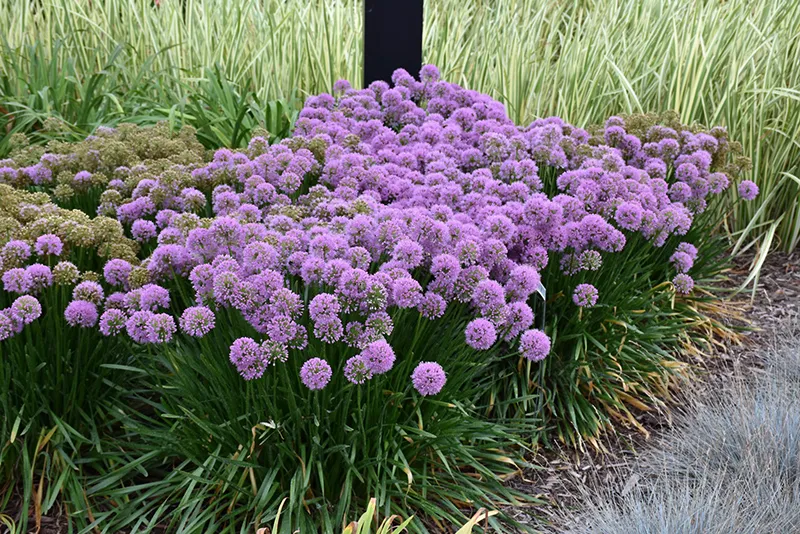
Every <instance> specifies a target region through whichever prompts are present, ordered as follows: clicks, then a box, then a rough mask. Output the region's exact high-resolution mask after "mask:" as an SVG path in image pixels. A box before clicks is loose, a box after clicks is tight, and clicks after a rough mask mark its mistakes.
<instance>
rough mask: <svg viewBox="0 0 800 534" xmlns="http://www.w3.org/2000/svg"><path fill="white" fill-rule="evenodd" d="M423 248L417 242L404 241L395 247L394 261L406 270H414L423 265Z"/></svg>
mask: <svg viewBox="0 0 800 534" xmlns="http://www.w3.org/2000/svg"><path fill="white" fill-rule="evenodd" d="M422 254H423V248H422V246H421V245H420V244H419V243H417V242H416V241H412V240H411V239H403V240H401V241H400V242H399V243H397V245H395V247H394V252H393V253H392V259H393V260H394V261H396V262H397V263H398V265H400V267H402V268H404V269H414V268H415V267H417V266H419V264H420V263H422Z"/></svg>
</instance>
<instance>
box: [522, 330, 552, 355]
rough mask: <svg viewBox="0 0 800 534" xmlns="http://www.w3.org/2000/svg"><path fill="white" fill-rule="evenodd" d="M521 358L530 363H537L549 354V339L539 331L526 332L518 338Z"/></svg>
mask: <svg viewBox="0 0 800 534" xmlns="http://www.w3.org/2000/svg"><path fill="white" fill-rule="evenodd" d="M519 350H520V353H521V354H522V356H523V357H524V358H525V359H527V360H530V361H532V362H539V361H542V360H544V359H545V357H547V355H548V354H550V338H549V337H547V334H545V333H544V332H542V331H541V330H526V331H525V332H524V333H523V334H522V335H521V336H520V338H519Z"/></svg>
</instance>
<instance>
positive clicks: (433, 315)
mask: <svg viewBox="0 0 800 534" xmlns="http://www.w3.org/2000/svg"><path fill="white" fill-rule="evenodd" d="M417 309H418V310H419V313H421V314H422V316H423V317H425V318H426V319H439V318H440V317H442V316H443V315H444V312H445V311H446V310H447V301H446V300H444V298H442V297H441V296H439V295H437V294H436V293H431V292H428V293H425V295H424V296H423V297H422V300H421V301H420V303H419V304H418V305H417Z"/></svg>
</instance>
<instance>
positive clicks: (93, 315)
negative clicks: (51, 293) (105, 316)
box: [64, 300, 97, 328]
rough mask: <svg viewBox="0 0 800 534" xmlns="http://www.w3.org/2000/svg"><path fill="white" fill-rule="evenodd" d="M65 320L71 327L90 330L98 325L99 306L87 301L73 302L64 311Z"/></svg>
mask: <svg viewBox="0 0 800 534" xmlns="http://www.w3.org/2000/svg"><path fill="white" fill-rule="evenodd" d="M64 319H66V320H67V324H69V325H70V326H80V327H82V328H90V327H92V326H94V325H95V323H97V306H95V305H94V303H92V302H89V301H87V300H73V301H72V302H70V303H69V305H68V306H67V309H66V310H64Z"/></svg>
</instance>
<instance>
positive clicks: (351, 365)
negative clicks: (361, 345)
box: [344, 354, 372, 384]
mask: <svg viewBox="0 0 800 534" xmlns="http://www.w3.org/2000/svg"><path fill="white" fill-rule="evenodd" d="M344 377H345V378H346V379H347V380H348V382H350V383H352V384H363V383H364V382H366V381H367V380H369V379H371V378H372V370H371V369H370V368H369V365H368V364H367V362H366V360H364V358H363V357H362V356H361V355H360V354H357V355H355V356H353V357H352V358H350V359H348V360H347V362H345V364H344Z"/></svg>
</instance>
